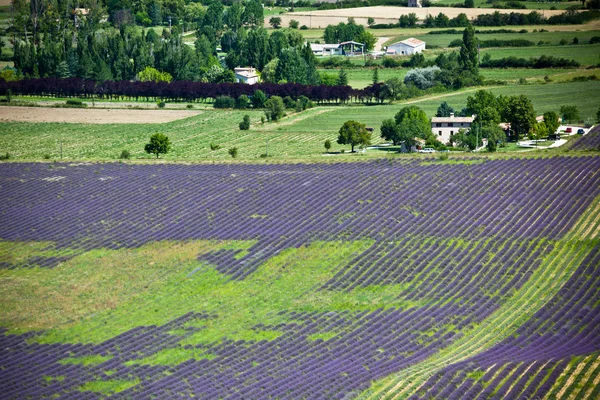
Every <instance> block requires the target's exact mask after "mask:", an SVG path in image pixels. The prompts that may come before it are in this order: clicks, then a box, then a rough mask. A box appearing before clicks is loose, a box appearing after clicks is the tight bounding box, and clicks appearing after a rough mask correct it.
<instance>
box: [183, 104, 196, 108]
mask: <svg viewBox="0 0 600 400" xmlns="http://www.w3.org/2000/svg"><path fill="white" fill-rule="evenodd" d="M185 107H186V108H194V105H193V104H188V105H187V106H185Z"/></svg>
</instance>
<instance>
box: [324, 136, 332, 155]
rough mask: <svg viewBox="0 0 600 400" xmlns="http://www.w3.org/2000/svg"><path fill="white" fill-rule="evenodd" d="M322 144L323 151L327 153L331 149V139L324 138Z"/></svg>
mask: <svg viewBox="0 0 600 400" xmlns="http://www.w3.org/2000/svg"><path fill="white" fill-rule="evenodd" d="M324 146H325V151H326V152H327V153H329V150H331V140H329V139H327V140H325V144H324Z"/></svg>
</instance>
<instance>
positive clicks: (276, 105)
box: [265, 96, 285, 121]
mask: <svg viewBox="0 0 600 400" xmlns="http://www.w3.org/2000/svg"><path fill="white" fill-rule="evenodd" d="M284 114H285V104H283V99H282V98H281V97H279V96H271V97H270V98H269V100H267V102H266V103H265V115H266V117H267V120H269V121H279V120H280V119H281V117H283V116H284Z"/></svg>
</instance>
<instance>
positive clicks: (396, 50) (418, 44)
mask: <svg viewBox="0 0 600 400" xmlns="http://www.w3.org/2000/svg"><path fill="white" fill-rule="evenodd" d="M423 50H425V42H424V41H422V40H419V39H415V38H409V39H406V40H402V41H400V42H396V43H394V44H391V45H389V46H388V48H387V49H386V51H385V53H386V54H390V55H394V54H398V55H411V54H415V53H421V52H422V51H423Z"/></svg>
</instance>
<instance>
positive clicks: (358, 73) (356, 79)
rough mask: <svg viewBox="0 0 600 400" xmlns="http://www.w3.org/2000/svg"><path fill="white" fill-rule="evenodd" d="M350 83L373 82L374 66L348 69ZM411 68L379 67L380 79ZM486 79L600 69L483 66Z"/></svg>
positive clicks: (562, 76)
mask: <svg viewBox="0 0 600 400" xmlns="http://www.w3.org/2000/svg"><path fill="white" fill-rule="evenodd" d="M339 71H340V70H339V69H319V73H325V74H330V75H334V76H337V75H338V74H339ZM345 71H346V73H347V74H348V84H349V85H350V86H352V87H353V88H356V89H362V88H364V87H366V86H369V85H371V84H372V83H373V68H356V69H346V70H345ZM408 71H409V68H379V81H380V82H385V81H386V80H388V79H390V78H394V77H397V78H400V79H404V76H405V75H406V73H407V72H408ZM479 72H480V73H481V75H482V76H483V77H484V78H485V79H491V80H500V81H507V82H516V81H518V80H519V79H520V78H525V79H534V80H540V81H541V80H543V79H544V77H545V76H548V77H549V78H551V79H553V80H556V81H561V80H562V81H564V80H571V79H573V77H575V76H589V75H597V76H598V77H599V78H600V70H599V69H597V68H594V69H562V68H542V69H530V68H481V69H480V70H479Z"/></svg>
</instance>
